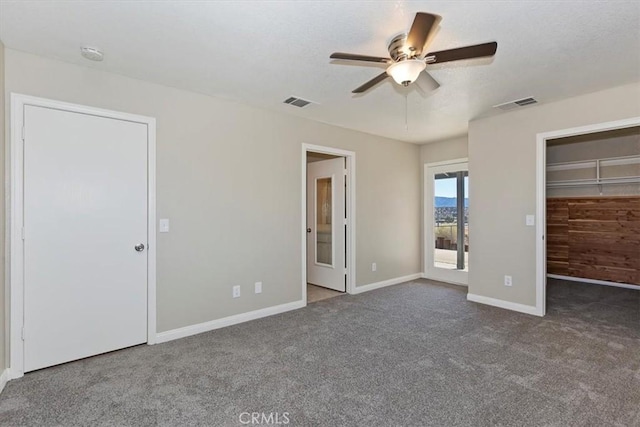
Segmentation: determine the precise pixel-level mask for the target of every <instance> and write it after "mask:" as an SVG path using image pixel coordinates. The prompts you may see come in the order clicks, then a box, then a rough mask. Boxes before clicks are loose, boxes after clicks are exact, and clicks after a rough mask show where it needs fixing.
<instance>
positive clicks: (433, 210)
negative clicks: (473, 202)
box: [424, 162, 469, 285]
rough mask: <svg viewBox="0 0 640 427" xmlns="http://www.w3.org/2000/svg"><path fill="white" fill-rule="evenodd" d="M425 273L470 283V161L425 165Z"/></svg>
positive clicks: (443, 278)
mask: <svg viewBox="0 0 640 427" xmlns="http://www.w3.org/2000/svg"><path fill="white" fill-rule="evenodd" d="M424 188H425V243H424V245H425V246H424V247H425V273H426V276H427V277H428V278H429V279H434V280H441V281H443V282H450V283H456V284H461V285H467V284H468V276H469V221H468V220H469V212H468V208H469V196H468V191H469V167H468V164H467V162H459V163H452V164H446V165H435V166H429V165H427V166H426V168H425V183H424Z"/></svg>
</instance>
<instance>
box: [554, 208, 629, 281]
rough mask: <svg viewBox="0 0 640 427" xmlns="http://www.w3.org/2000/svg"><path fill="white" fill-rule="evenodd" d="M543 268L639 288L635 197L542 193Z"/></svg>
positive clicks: (559, 273)
mask: <svg viewBox="0 0 640 427" xmlns="http://www.w3.org/2000/svg"><path fill="white" fill-rule="evenodd" d="M547 273H548V274H556V275H562V276H570V277H576V278H584V279H595V280H604V281H609V282H618V283H626V284H631V285H637V286H638V287H639V288H640V197H638V196H618V197H614V196H609V197H554V198H549V199H547Z"/></svg>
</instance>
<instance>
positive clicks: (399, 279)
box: [351, 273, 422, 295]
mask: <svg viewBox="0 0 640 427" xmlns="http://www.w3.org/2000/svg"><path fill="white" fill-rule="evenodd" d="M420 278H422V273H416V274H410V275H408V276H403V277H396V278H393V279H389V280H383V281H382V282H376V283H370V284H368V285H362V286H356V287H355V288H354V289H353V292H351V293H352V294H354V295H355V294H361V293H363V292H368V291H372V290H374V289H380V288H384V287H385V286H391V285H397V284H399V283H404V282H409V281H411V280H416V279H420Z"/></svg>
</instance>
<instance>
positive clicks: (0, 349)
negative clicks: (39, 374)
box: [0, 42, 8, 374]
mask: <svg viewBox="0 0 640 427" xmlns="http://www.w3.org/2000/svg"><path fill="white" fill-rule="evenodd" d="M4 113H5V104H4V45H3V44H2V42H0V176H4V172H5V168H4V153H5V139H4V138H5V137H4V135H5V131H4V128H5V126H4ZM4 189H5V187H4V185H3V186H0V200H3V201H4ZM0 241H1V242H2V244H0V374H2V371H4V369H5V368H6V367H7V366H6V363H5V360H6V357H5V351H6V346H5V334H4V328H5V324H6V323H5V320H6V319H5V317H6V315H7V314H8V313H7V311H8V310H5V306H4V304H5V300H4V259H5V257H4V209H0Z"/></svg>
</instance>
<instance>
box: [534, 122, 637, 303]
mask: <svg viewBox="0 0 640 427" xmlns="http://www.w3.org/2000/svg"><path fill="white" fill-rule="evenodd" d="M545 157H546V162H545V174H546V176H545V181H546V185H545V187H546V188H545V190H546V191H545V195H546V197H545V198H546V200H545V202H546V211H545V214H546V218H545V219H546V221H545V223H546V233H545V243H546V260H545V264H546V301H545V302H546V306H547V308H548V309H549V310H569V309H570V310H571V311H572V312H577V311H585V312H586V311H588V310H605V311H609V312H610V313H615V312H616V311H619V312H624V310H625V309H634V308H635V310H637V309H638V307H640V126H638V125H636V126H631V127H624V128H617V129H610V130H606V131H600V132H592V133H586V134H578V135H572V136H566V137H558V138H547V139H546V147H545ZM585 314H586V313H585Z"/></svg>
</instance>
